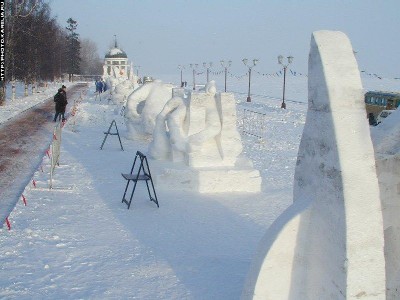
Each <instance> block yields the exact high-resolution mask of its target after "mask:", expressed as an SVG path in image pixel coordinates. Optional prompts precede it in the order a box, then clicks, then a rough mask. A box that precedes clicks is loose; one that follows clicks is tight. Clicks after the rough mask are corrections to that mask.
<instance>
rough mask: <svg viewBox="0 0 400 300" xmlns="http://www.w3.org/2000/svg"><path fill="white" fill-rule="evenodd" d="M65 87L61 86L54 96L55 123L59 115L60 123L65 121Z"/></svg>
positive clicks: (66, 102)
mask: <svg viewBox="0 0 400 300" xmlns="http://www.w3.org/2000/svg"><path fill="white" fill-rule="evenodd" d="M66 90H67V87H66V86H65V85H63V86H62V87H61V88H60V89H58V92H57V94H56V95H55V96H54V102H55V103H56V115H55V116H54V122H56V121H57V117H58V116H59V115H60V117H62V121H63V122H64V121H65V115H64V114H65V108H66V107H67V104H68V101H67V91H66Z"/></svg>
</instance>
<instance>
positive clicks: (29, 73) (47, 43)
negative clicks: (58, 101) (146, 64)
mask: <svg viewBox="0 0 400 300" xmlns="http://www.w3.org/2000/svg"><path fill="white" fill-rule="evenodd" d="M4 4H5V40H4V41H5V65H4V67H5V80H4V81H2V82H0V84H1V87H2V89H1V90H2V92H3V93H2V94H3V95H0V105H1V103H2V102H3V101H4V88H5V87H6V84H7V83H8V82H14V81H16V80H18V81H23V82H25V83H26V84H32V85H36V84H37V83H38V82H41V81H54V80H59V79H61V78H62V77H63V75H64V74H68V75H69V80H71V77H72V75H73V74H94V75H95V74H101V73H102V61H101V59H100V57H99V55H98V54H97V47H96V44H94V43H93V42H92V41H91V40H90V39H83V40H81V39H80V37H79V33H78V32H77V29H78V22H77V21H75V20H74V19H73V18H69V19H68V20H66V24H65V25H64V26H63V25H60V24H59V23H58V20H57V18H56V17H54V16H52V14H51V9H50V6H49V4H48V3H47V1H45V0H5V2H4Z"/></svg>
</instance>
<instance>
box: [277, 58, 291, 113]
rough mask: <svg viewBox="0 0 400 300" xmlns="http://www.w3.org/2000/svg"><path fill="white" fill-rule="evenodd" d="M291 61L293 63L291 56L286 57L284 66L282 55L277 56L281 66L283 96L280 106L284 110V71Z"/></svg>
mask: <svg viewBox="0 0 400 300" xmlns="http://www.w3.org/2000/svg"><path fill="white" fill-rule="evenodd" d="M292 61H293V56H288V57H287V63H286V64H284V63H283V56H282V55H279V56H278V63H279V64H280V65H282V66H283V94H282V104H281V108H283V109H286V103H285V87H286V69H287V67H288V66H289V65H290V64H291V63H292Z"/></svg>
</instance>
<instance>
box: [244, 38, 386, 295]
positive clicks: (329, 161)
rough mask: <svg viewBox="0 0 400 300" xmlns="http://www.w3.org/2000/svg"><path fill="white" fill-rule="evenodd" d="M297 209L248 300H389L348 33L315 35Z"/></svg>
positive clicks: (255, 273) (274, 236) (267, 245)
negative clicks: (386, 298)
mask: <svg viewBox="0 0 400 300" xmlns="http://www.w3.org/2000/svg"><path fill="white" fill-rule="evenodd" d="M308 67H309V70H308V72H309V74H308V75H309V77H308V80H309V83H308V93H309V95H308V112H307V119H306V124H305V127H304V131H303V136H302V139H301V142H300V148H299V153H298V159H297V165H296V171H295V177H294V192H293V198H294V203H293V205H292V206H290V207H289V208H288V209H287V210H286V211H285V212H284V213H283V214H282V215H281V216H280V217H279V218H278V219H277V220H276V221H275V222H274V223H273V224H272V226H271V227H270V228H269V229H268V231H267V233H266V235H265V236H264V238H263V239H262V241H261V242H260V245H259V249H258V251H257V254H256V257H255V258H254V260H253V263H252V266H251V268H250V272H249V275H248V278H247V281H246V284H245V287H244V291H243V295H242V298H243V299H364V298H365V299H372V298H373V299H385V261H384V253H383V244H384V241H383V224H382V210H381V204H380V200H379V199H380V196H379V187H378V179H377V176H376V171H375V160H374V152H373V147H372V142H371V139H370V134H369V126H368V122H367V120H366V118H365V107H364V103H363V89H362V84H361V79H360V73H359V70H358V67H357V62H356V60H355V57H354V54H353V49H352V47H351V44H350V41H349V40H348V38H347V36H346V35H345V34H343V33H342V32H335V31H317V32H314V33H313V35H312V39H311V49H310V56H309V63H308Z"/></svg>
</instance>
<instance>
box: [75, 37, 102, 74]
mask: <svg viewBox="0 0 400 300" xmlns="http://www.w3.org/2000/svg"><path fill="white" fill-rule="evenodd" d="M80 56H81V66H80V67H81V73H82V74H83V75H101V73H102V72H103V63H102V60H101V59H100V57H99V54H98V51H97V45H96V44H95V43H94V42H93V41H92V40H90V39H88V38H84V39H82V40H81V53H80Z"/></svg>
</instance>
